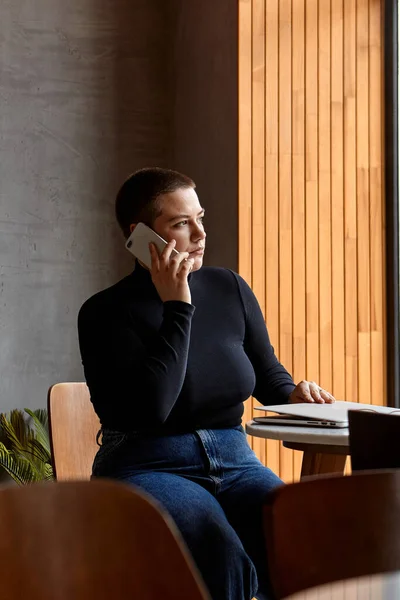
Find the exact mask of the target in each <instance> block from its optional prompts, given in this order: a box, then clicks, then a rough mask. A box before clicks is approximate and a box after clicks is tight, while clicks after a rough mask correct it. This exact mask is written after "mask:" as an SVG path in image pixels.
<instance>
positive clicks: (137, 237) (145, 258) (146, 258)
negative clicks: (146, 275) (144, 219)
mask: <svg viewBox="0 0 400 600" xmlns="http://www.w3.org/2000/svg"><path fill="white" fill-rule="evenodd" d="M150 242H153V244H155V245H156V247H157V249H158V251H159V252H160V253H161V252H162V251H163V250H164V248H165V246H166V245H167V243H168V242H166V241H165V240H164V239H163V238H162V237H161V236H160V235H158V233H156V232H155V231H153V230H152V229H151V228H150V227H148V226H147V225H145V224H144V223H138V224H137V225H136V227H135V229H134V230H133V231H132V233H131V235H130V236H129V237H128V239H127V240H126V243H125V248H126V249H127V250H128V251H129V252H130V253H131V254H133V256H136V258H137V259H138V260H140V261H141V262H142V263H143V264H144V265H146V267H147V268H148V269H150V268H151V254H150V248H149V244H150ZM172 254H179V252H178V251H177V250H175V248H173V250H172ZM172 254H171V255H172Z"/></svg>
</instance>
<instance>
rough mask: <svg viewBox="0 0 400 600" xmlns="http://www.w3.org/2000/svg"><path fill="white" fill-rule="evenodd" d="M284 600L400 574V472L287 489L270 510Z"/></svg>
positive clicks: (274, 574)
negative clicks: (349, 581) (357, 580)
mask: <svg viewBox="0 0 400 600" xmlns="http://www.w3.org/2000/svg"><path fill="white" fill-rule="evenodd" d="M264 526H265V538H266V543H267V553H268V563H269V570H270V575H271V582H272V585H273V588H274V590H275V593H276V597H277V598H284V597H285V596H289V595H290V594H294V593H295V592H299V591H302V590H305V589H307V588H309V587H312V586H316V585H322V584H324V583H330V582H333V581H337V580H340V579H347V578H350V577H360V576H362V575H370V574H371V575H372V574H375V573H383V572H386V571H395V570H398V569H400V471H379V472H374V473H357V474H355V475H350V476H348V477H329V478H323V477H320V478H318V479H315V480H310V481H304V482H301V483H295V484H292V485H288V486H285V487H281V488H279V489H277V490H276V491H275V492H273V493H272V494H271V495H270V497H269V498H268V500H267V503H266V505H265V506H264Z"/></svg>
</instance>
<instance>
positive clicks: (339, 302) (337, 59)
mask: <svg viewBox="0 0 400 600" xmlns="http://www.w3.org/2000/svg"><path fill="white" fill-rule="evenodd" d="M343 18H344V16H343V0H332V44H331V48H332V54H331V61H332V67H331V69H332V70H331V160H332V172H331V197H332V205H331V218H332V220H331V226H332V392H333V394H334V396H336V397H337V398H345V397H346V391H345V382H346V380H345V368H346V367H345V302H344V293H345V286H344V282H345V263H344V237H343V231H344V203H343V190H344V161H343V155H344V105H343V84H344V81H343V80H344V71H343V68H344V64H343V62H344V55H343V50H344V48H343V44H344V38H343V36H344V30H343Z"/></svg>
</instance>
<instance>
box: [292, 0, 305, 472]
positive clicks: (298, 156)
mask: <svg viewBox="0 0 400 600" xmlns="http://www.w3.org/2000/svg"><path fill="white" fill-rule="evenodd" d="M305 1H306V0H297V2H294V3H293V7H292V22H293V52H292V64H293V69H292V88H293V91H292V182H293V186H292V215H293V233H292V237H293V247H292V261H293V263H292V264H293V294H294V295H295V297H294V301H293V370H292V374H293V379H294V380H295V381H300V380H301V379H302V378H304V374H305V372H306V246H305V244H306V240H305ZM301 458H302V457H301V454H300V453H299V452H294V456H293V461H294V463H293V467H294V472H295V473H300V471H301Z"/></svg>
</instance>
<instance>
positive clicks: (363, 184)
mask: <svg viewBox="0 0 400 600" xmlns="http://www.w3.org/2000/svg"><path fill="white" fill-rule="evenodd" d="M356 8H357V21H356V56H357V59H356V65H357V67H356V144H357V174H356V178H357V228H358V231H357V275H358V281H357V285H358V293H357V301H358V307H357V314H358V396H359V399H360V402H366V403H371V321H370V316H371V308H370V262H369V258H370V251H369V237H370V236H369V227H370V218H369V110H368V107H369V85H368V83H369V0H357V5H356Z"/></svg>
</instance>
